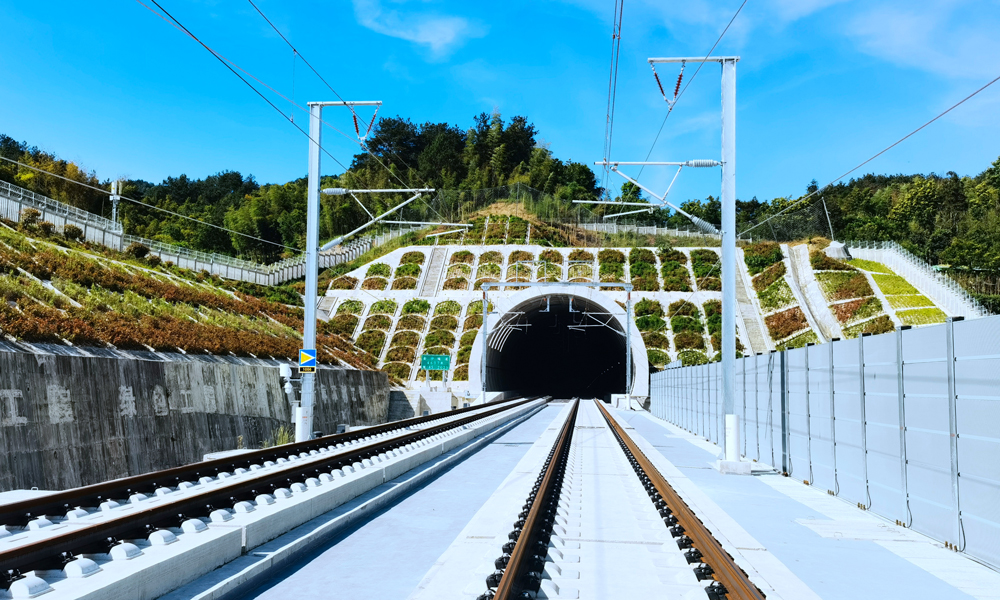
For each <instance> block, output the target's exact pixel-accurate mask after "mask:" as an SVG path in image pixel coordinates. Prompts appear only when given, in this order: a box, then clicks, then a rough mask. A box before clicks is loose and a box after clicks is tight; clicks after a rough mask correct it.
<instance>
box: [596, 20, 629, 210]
mask: <svg viewBox="0 0 1000 600" xmlns="http://www.w3.org/2000/svg"><path fill="white" fill-rule="evenodd" d="M624 9H625V0H615V12H614V23H613V25H612V30H611V67H610V69H611V70H610V72H609V73H608V107H607V114H606V115H605V121H604V173H603V174H602V176H601V184H602V187H604V193H605V194H606V195H607V196H608V197H610V192H609V191H608V189H607V187H606V186H607V184H608V179H610V170H609V168H610V167H609V164H608V161H609V160H610V159H609V157H610V155H611V140H612V136H613V134H614V122H615V100H616V99H617V95H618V93H617V92H618V59H619V56H620V54H621V53H620V50H621V40H622V36H621V34H622V13H623V12H624Z"/></svg>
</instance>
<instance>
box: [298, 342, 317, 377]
mask: <svg viewBox="0 0 1000 600" xmlns="http://www.w3.org/2000/svg"><path fill="white" fill-rule="evenodd" d="M315 372H316V349H315V348H303V349H302V350H299V373H315Z"/></svg>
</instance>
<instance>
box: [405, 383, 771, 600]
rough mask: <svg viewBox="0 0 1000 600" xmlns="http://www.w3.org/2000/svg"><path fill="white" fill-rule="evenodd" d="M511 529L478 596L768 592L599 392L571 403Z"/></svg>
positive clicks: (502, 599)
mask: <svg viewBox="0 0 1000 600" xmlns="http://www.w3.org/2000/svg"><path fill="white" fill-rule="evenodd" d="M550 439H551V438H550ZM536 464H537V463H536ZM498 537H499V536H498ZM505 537H506V538H507V539H506V540H505V541H503V543H502V547H501V548H499V549H498V550H499V551H498V552H497V554H494V557H495V558H494V560H493V565H492V568H493V569H494V570H493V572H492V573H489V574H487V575H486V576H485V582H483V583H480V584H479V586H482V587H480V588H479V589H480V590H483V589H484V588H485V591H483V592H482V593H481V594H480V595H479V596H478V600H512V599H521V598H594V599H597V598H609V597H622V598H625V597H658V598H677V599H685V600H703V599H705V598H707V599H708V600H722V599H728V600H762V599H763V598H764V595H763V593H761V591H760V590H759V589H758V588H757V587H756V586H755V585H754V584H753V583H752V582H750V580H749V579H748V577H747V575H746V574H745V573H744V572H743V571H742V570H741V569H740V568H739V566H738V565H736V563H735V562H734V561H733V559H732V557H730V556H729V555H728V554H727V553H726V552H725V550H723V548H722V546H721V545H720V544H719V542H718V541H717V540H716V539H715V538H714V537H713V536H712V534H711V533H710V532H709V531H708V529H707V528H706V527H705V526H704V524H703V523H702V522H701V521H700V520H699V519H698V517H697V516H696V515H695V514H694V513H693V511H692V510H691V509H690V508H689V507H688V506H687V505H686V504H685V503H684V501H683V500H682V499H681V498H680V497H679V496H678V495H677V493H676V492H675V491H674V490H673V488H672V487H671V486H670V484H669V483H667V481H666V480H665V479H664V477H663V476H662V475H661V474H660V473H659V471H657V469H656V468H655V467H654V466H653V465H652V463H651V462H650V461H649V460H648V459H647V458H646V456H645V455H643V453H642V452H641V450H640V449H639V447H638V446H637V445H636V444H635V442H634V441H633V440H632V439H631V438H630V437H629V434H628V433H627V432H626V431H625V429H624V428H622V427H621V426H620V425H619V423H618V422H617V420H616V419H615V418H614V416H613V415H612V414H611V412H610V411H609V410H608V409H607V408H605V407H604V405H603V403H602V402H599V401H590V400H587V401H574V403H573V405H572V406H571V407H569V409H568V410H567V411H566V412H565V421H564V422H563V423H562V426H561V428H560V431H559V434H558V435H557V436H556V440H555V443H554V444H553V445H552V447H551V450H550V451H549V453H548V456H547V457H546V458H545V460H544V462H543V464H542V466H541V469H540V472H539V473H538V475H537V478H536V479H535V480H534V483H533V484H532V486H531V491H530V492H529V493H528V496H527V499H526V502H525V503H524V504H523V506H521V508H520V512H519V513H517V516H516V520H515V521H514V522H513V529H512V530H510V532H509V533H508V534H507V535H506V536H505ZM497 541H498V542H499V539H498V540H497ZM495 552H496V551H495ZM476 572H477V573H483V572H484V569H483V567H480V568H479V569H477V571H476ZM480 581H481V582H482V579H480ZM484 584H485V585H484ZM455 585H456V588H457V589H461V587H462V583H461V582H455ZM430 587H431V586H430V585H429V586H428V588H430ZM470 587H471V586H470ZM465 593H468V588H466V592H465ZM477 593H478V592H477ZM418 597H419V595H418Z"/></svg>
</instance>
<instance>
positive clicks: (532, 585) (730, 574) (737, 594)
mask: <svg viewBox="0 0 1000 600" xmlns="http://www.w3.org/2000/svg"><path fill="white" fill-rule="evenodd" d="M581 402H582V401H579V400H576V401H574V404H573V406H572V407H571V408H570V410H569V412H568V416H567V418H566V420H565V422H564V423H563V426H562V429H561V430H560V433H559V435H558V436H557V438H556V441H555V443H554V445H553V447H552V450H551V451H550V452H549V455H548V457H547V458H546V460H545V462H544V464H543V466H542V469H541V472H540V473H539V475H538V478H537V479H536V481H535V483H534V485H533V486H532V489H531V492H530V493H529V495H528V497H527V500H526V502H525V504H524V506H523V508H522V511H521V512H520V513H519V515H518V518H517V520H516V521H515V522H514V524H513V529H512V530H511V532H510V533H509V535H508V538H509V541H508V542H507V543H506V544H504V546H503V548H502V552H503V553H502V554H501V555H500V556H499V557H498V558H497V559H496V561H495V563H494V566H495V567H496V571H494V572H493V573H492V574H490V575H488V576H487V577H486V587H487V590H486V592H484V593H483V594H481V595H480V596H479V598H478V600H514V599H521V598H533V597H535V595H536V594H537V593H538V592H539V590H540V588H541V586H542V582H543V580H545V579H548V578H550V577H549V576H548V575H547V571H546V569H547V561H550V560H552V559H551V558H549V557H550V556H551V554H550V552H551V551H552V550H553V549H554V547H555V545H554V544H550V541H551V540H552V539H553V537H554V535H555V534H554V528H557V527H559V526H558V525H557V523H559V522H565V520H566V517H565V515H566V514H567V513H568V511H567V510H566V508H567V507H568V499H569V495H568V494H567V491H566V490H564V489H563V482H564V480H565V479H566V477H567V466H568V464H569V463H570V460H571V455H572V452H571V447H574V446H573V440H574V431H575V430H588V429H596V428H595V427H593V426H592V425H579V424H578V423H577V416H578V414H580V413H581ZM583 402H587V403H589V402H590V401H583ZM593 404H594V405H596V407H597V409H598V410H599V414H600V416H601V417H603V420H604V423H605V424H606V426H607V428H608V429H610V432H611V434H612V435H613V436H614V439H615V441H616V442H617V445H618V447H619V449H620V451H621V452H622V453H623V454H624V457H625V459H626V460H627V462H628V464H629V465H630V466H631V468H632V470H633V471H634V474H635V477H636V478H637V479H638V481H639V484H640V486H641V489H642V490H644V491H645V493H646V495H648V497H649V501H650V502H651V503H652V505H653V508H654V509H655V511H656V514H658V515H659V520H660V524H659V525H656V524H655V522H654V523H653V525H654V527H659V528H662V530H663V531H664V532H669V537H670V538H672V539H673V541H674V543H675V544H676V547H677V550H676V551H675V552H681V553H682V554H683V561H682V563H686V564H687V565H688V567H689V568H690V569H691V574H693V575H694V577H691V576H690V574H689V575H688V576H687V577H686V578H685V580H686V581H690V582H694V581H697V582H700V583H701V585H702V586H703V589H704V592H705V595H706V597H707V598H708V600H722V599H728V600H762V599H763V598H764V594H763V593H762V592H761V591H760V590H759V589H758V588H757V586H755V585H754V584H753V583H752V582H751V581H750V580H749V578H748V577H747V575H746V573H745V572H744V571H743V570H742V569H741V568H740V567H739V566H738V565H737V564H736V563H735V562H734V560H733V558H732V557H731V556H730V555H729V554H728V553H727V552H726V551H725V550H724V549H723V548H722V546H721V545H720V544H719V542H718V541H717V540H716V539H715V538H714V537H713V536H712V534H711V532H710V531H709V530H708V529H707V528H706V527H705V525H704V524H703V523H702V522H701V521H700V520H699V519H698V517H697V515H695V514H694V512H693V511H692V510H691V508H690V507H689V506H688V505H687V504H686V503H685V502H684V501H683V499H681V497H680V496H679V495H678V494H677V493H676V491H675V490H674V489H673V488H672V487H671V486H670V484H669V483H668V482H667V481H666V479H665V478H664V477H663V476H662V475H661V474H660V472H659V471H658V470H657V469H656V467H654V466H653V464H652V463H651V462H650V461H649V459H648V458H647V457H646V456H645V455H644V454H643V453H642V451H641V450H640V449H639V447H638V445H636V443H635V442H634V441H633V440H632V439H631V437H630V436H629V435H628V432H627V431H626V430H625V429H624V428H623V427H622V426H621V425H620V424H619V423H618V422H617V420H616V419H615V418H614V417H613V416H612V415H611V413H610V412H609V411H608V409H607V408H605V407H604V405H603V403H602V402H600V401H594V402H593ZM607 450H613V448H601V451H602V452H606V451H607ZM619 460H620V459H619ZM623 485H624V482H623ZM563 531H565V528H563ZM654 533H655V532H654ZM560 543H561V544H562V543H564V542H563V541H562V540H560ZM548 564H549V565H551V564H552V563H551V562H549V563H548ZM577 568H582V566H580V567H577ZM601 568H603V569H611V568H612V567H611V565H610V564H607V563H605V564H602V565H601ZM577 577H579V575H577ZM664 592H665V593H664V595H663V596H662V597H664V598H667V597H671V596H669V595H667V593H666V591H665V590H664ZM549 597H550V596H549ZM557 597H558V596H557ZM571 597H576V596H571ZM678 597H680V596H678ZM683 597H685V598H688V597H690V596H688V595H684V596H683Z"/></svg>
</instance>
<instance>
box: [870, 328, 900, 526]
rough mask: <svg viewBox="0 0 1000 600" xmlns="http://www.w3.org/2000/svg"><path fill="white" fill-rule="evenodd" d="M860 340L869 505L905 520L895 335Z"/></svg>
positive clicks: (886, 514)
mask: <svg viewBox="0 0 1000 600" xmlns="http://www.w3.org/2000/svg"><path fill="white" fill-rule="evenodd" d="M863 343H864V346H865V348H864V358H865V365H864V367H865V368H864V376H865V435H866V440H865V441H866V443H865V448H866V449H867V454H866V456H867V459H868V493H869V495H870V497H871V506H869V509H870V510H872V511H875V512H877V513H878V514H880V515H882V516H884V517H888V518H890V519H893V520H897V519H898V520H900V521H904V520H905V519H906V514H904V513H902V512H901V510H902V506H903V483H902V476H901V474H900V473H901V470H900V460H901V457H900V453H901V449H900V440H899V380H898V378H897V364H896V336H895V335H876V336H872V337H865V338H863Z"/></svg>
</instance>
